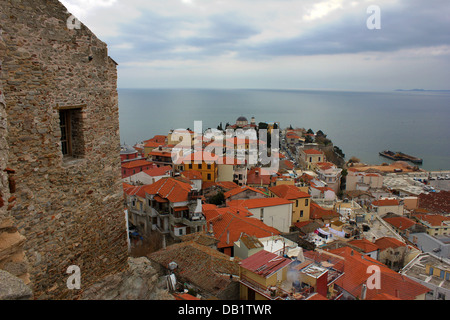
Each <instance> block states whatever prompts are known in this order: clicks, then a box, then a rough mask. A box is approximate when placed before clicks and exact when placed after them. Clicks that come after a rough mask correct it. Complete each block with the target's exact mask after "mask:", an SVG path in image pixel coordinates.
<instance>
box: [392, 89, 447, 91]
mask: <svg viewBox="0 0 450 320" xmlns="http://www.w3.org/2000/svg"><path fill="white" fill-rule="evenodd" d="M395 91H415V92H416V91H418V92H422V91H423V92H450V90H426V89H396V90H395Z"/></svg>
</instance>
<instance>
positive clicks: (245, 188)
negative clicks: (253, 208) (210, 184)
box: [224, 186, 266, 199]
mask: <svg viewBox="0 0 450 320" xmlns="http://www.w3.org/2000/svg"><path fill="white" fill-rule="evenodd" d="M244 191H253V192H256V193H259V194H262V195H264V196H265V195H266V194H265V193H264V192H262V191H261V190H258V189H256V188H252V187H249V186H241V187H237V188H234V189H231V190H230V191H227V192H225V194H224V196H225V199H228V198H229V197H232V196H235V195H237V194H239V193H241V192H244Z"/></svg>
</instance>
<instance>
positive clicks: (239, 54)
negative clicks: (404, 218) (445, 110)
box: [61, 0, 450, 91]
mask: <svg viewBox="0 0 450 320" xmlns="http://www.w3.org/2000/svg"><path fill="white" fill-rule="evenodd" d="M61 2H62V3H63V4H64V5H65V6H66V7H67V8H68V11H69V12H70V13H72V14H73V15H74V16H76V17H77V18H78V19H79V20H81V22H82V23H83V24H85V25H86V26H87V27H88V28H90V29H91V30H92V31H93V32H94V33H95V34H96V35H97V36H98V37H99V38H100V39H101V40H103V41H105V42H106V43H107V44H108V48H109V55H110V56H111V57H112V58H113V59H114V60H116V61H117V62H118V63H119V67H118V70H119V83H118V86H119V88H275V89H338V90H375V91H377V90H389V91H390V90H394V89H412V88H424V89H450V85H449V84H450V72H449V70H450V31H449V30H450V1H448V0H430V1H425V0H388V1H387V0H377V1H361V0H358V1H356V0H329V1H320V0H221V1H216V0H61ZM371 5H376V6H378V7H379V8H380V20H379V23H380V26H381V29H369V28H368V27H367V20H368V19H369V20H370V21H371V22H376V21H378V20H372V17H374V16H373V12H369V13H368V12H367V9H368V7H369V6H371Z"/></svg>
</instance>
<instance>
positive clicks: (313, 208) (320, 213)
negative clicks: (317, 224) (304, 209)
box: [309, 201, 341, 219]
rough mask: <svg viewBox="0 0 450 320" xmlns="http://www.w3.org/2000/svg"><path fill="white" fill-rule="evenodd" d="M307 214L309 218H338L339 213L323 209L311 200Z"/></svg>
mask: <svg viewBox="0 0 450 320" xmlns="http://www.w3.org/2000/svg"><path fill="white" fill-rule="evenodd" d="M309 216H310V218H311V219H331V218H338V217H340V216H341V215H340V214H339V213H338V212H336V211H334V210H327V209H324V208H322V207H321V206H319V205H318V204H317V203H315V202H313V201H311V205H310V215H309Z"/></svg>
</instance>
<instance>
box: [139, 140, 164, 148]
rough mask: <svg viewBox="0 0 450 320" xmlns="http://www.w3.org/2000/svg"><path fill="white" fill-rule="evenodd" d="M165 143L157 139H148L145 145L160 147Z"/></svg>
mask: <svg viewBox="0 0 450 320" xmlns="http://www.w3.org/2000/svg"><path fill="white" fill-rule="evenodd" d="M162 145H163V143H160V142H155V141H147V142H146V143H145V144H144V147H148V148H158V147H159V146H162Z"/></svg>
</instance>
